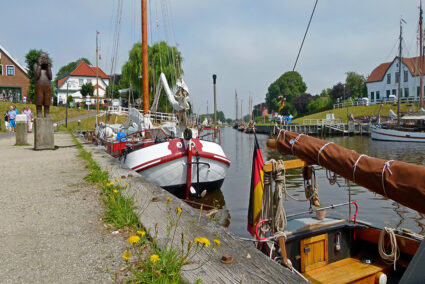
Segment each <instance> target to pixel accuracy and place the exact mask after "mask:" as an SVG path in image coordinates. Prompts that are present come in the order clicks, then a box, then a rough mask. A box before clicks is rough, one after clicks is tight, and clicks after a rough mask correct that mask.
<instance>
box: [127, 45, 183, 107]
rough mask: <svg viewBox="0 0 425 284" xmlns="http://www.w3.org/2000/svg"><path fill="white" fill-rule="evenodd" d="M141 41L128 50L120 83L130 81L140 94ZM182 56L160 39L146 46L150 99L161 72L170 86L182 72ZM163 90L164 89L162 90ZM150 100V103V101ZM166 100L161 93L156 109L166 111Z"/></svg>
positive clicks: (175, 48)
mask: <svg viewBox="0 0 425 284" xmlns="http://www.w3.org/2000/svg"><path fill="white" fill-rule="evenodd" d="M141 50H142V47H141V43H140V42H138V43H136V44H134V46H133V48H132V49H131V50H130V53H129V58H128V60H127V62H126V63H125V64H124V66H123V67H122V72H121V73H122V77H121V80H122V84H123V85H126V86H127V87H129V86H130V83H131V85H132V87H133V88H135V89H136V93H137V94H140V95H141V94H142V78H141V75H142V55H141ZM182 60H183V59H182V57H181V54H180V51H178V50H177V47H174V46H169V45H167V43H166V42H164V41H162V42H159V43H155V44H154V45H153V46H148V61H149V93H150V100H151V102H152V100H153V94H154V93H155V88H156V85H157V83H158V79H159V75H160V74H161V72H163V73H164V74H165V77H166V78H167V81H168V84H169V86H170V88H173V87H174V85H175V84H176V79H177V78H178V77H179V75H181V74H183V69H182V68H181V62H182ZM163 92H164V91H163ZM151 102H150V103H151ZM167 106H168V100H167V98H166V97H165V96H164V95H163V94H162V95H161V97H160V99H159V104H158V111H168V110H167Z"/></svg>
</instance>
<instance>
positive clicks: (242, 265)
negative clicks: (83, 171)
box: [80, 138, 303, 283]
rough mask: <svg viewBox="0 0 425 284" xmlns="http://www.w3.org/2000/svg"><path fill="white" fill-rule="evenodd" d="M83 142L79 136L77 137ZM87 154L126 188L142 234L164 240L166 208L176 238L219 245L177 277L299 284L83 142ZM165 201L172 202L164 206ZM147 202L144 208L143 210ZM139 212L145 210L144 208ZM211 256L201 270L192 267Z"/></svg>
mask: <svg viewBox="0 0 425 284" xmlns="http://www.w3.org/2000/svg"><path fill="white" fill-rule="evenodd" d="M80 139H81V142H83V141H84V140H83V138H80ZM83 147H84V148H85V150H86V151H88V152H90V153H91V154H92V157H93V159H94V160H95V161H96V162H97V163H98V165H99V166H100V167H101V168H102V169H103V170H107V171H108V172H109V175H110V178H111V179H115V178H117V179H122V182H121V183H122V185H124V184H129V186H128V187H127V189H126V190H125V191H124V192H123V193H124V194H125V195H126V196H127V197H132V198H133V200H134V201H135V205H136V206H137V207H138V208H139V209H138V210H136V214H137V216H138V218H139V221H140V223H141V224H142V225H143V227H144V228H145V229H146V230H147V231H151V232H154V231H155V227H156V228H157V230H158V244H159V246H160V247H161V245H163V244H164V242H165V237H166V224H167V222H168V218H169V216H168V211H167V206H170V207H172V208H181V209H182V215H181V221H180V222H181V223H179V224H181V226H179V227H178V228H177V232H176V235H177V236H180V235H181V233H182V232H184V236H185V240H186V242H187V240H192V242H193V240H194V238H195V237H206V238H208V239H209V240H214V239H215V238H218V239H219V240H220V242H221V245H220V246H219V247H216V248H215V249H216V253H215V254H213V255H211V254H210V253H208V252H207V250H202V251H201V252H200V253H198V254H197V255H196V256H195V258H194V262H195V263H193V264H190V265H188V266H185V267H184V269H183V271H182V277H183V279H184V280H185V281H188V282H189V283H194V282H195V281H197V280H198V279H200V280H201V281H202V283H300V282H303V279H302V278H300V277H299V276H298V275H296V274H294V273H292V272H291V271H290V270H288V269H286V268H284V267H283V266H281V265H280V264H278V263H277V262H274V261H272V260H270V259H269V258H268V257H267V256H266V255H264V254H263V253H261V252H260V251H258V250H257V249H256V248H255V247H254V245H253V243H252V242H251V241H246V240H242V239H240V238H239V237H238V236H236V235H235V234H233V233H231V232H229V231H228V230H227V229H225V228H224V227H222V226H221V225H219V224H218V223H217V222H215V221H214V220H212V219H210V218H209V217H207V216H204V215H202V214H201V213H200V211H199V210H196V209H193V208H192V207H190V206H189V205H187V204H186V203H185V202H183V201H182V200H180V199H178V198H177V197H175V196H174V195H171V194H170V193H169V192H167V191H165V190H164V189H162V188H160V187H158V186H156V185H155V184H153V183H151V182H149V181H147V180H146V179H144V178H143V177H142V176H140V175H138V174H137V173H136V172H134V171H132V170H130V169H128V168H126V167H125V166H124V165H122V164H120V163H118V162H117V161H116V160H115V159H113V158H112V157H111V156H109V155H108V154H107V153H106V152H104V151H103V150H101V149H98V148H97V147H96V146H94V145H91V144H84V145H83ZM167 197H168V198H171V202H169V203H168V201H167ZM146 204H149V205H148V207H147V208H146ZM140 208H146V209H144V210H142V209H140ZM174 244H175V245H176V246H178V247H180V246H181V244H180V238H175V240H174ZM224 254H230V255H231V256H232V257H233V260H234V261H233V262H232V263H231V264H224V263H222V262H221V261H220V259H221V257H222V256H223V255H224ZM208 258H210V259H211V260H210V261H208V262H207V263H206V264H205V265H203V266H202V267H197V266H198V265H197V263H201V262H202V261H205V260H206V259H208Z"/></svg>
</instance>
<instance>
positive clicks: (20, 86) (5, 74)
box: [0, 45, 30, 102]
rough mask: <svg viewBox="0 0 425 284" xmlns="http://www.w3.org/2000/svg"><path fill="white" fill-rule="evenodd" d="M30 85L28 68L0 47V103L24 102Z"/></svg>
mask: <svg viewBox="0 0 425 284" xmlns="http://www.w3.org/2000/svg"><path fill="white" fill-rule="evenodd" d="M29 85H30V80H29V78H28V72H27V68H26V67H24V66H23V65H21V64H19V62H18V60H16V58H14V57H13V56H12V55H11V54H10V53H9V52H8V51H7V50H6V49H5V48H4V47H3V46H1V45H0V101H10V102H20V101H22V99H23V97H27V96H28V88H29Z"/></svg>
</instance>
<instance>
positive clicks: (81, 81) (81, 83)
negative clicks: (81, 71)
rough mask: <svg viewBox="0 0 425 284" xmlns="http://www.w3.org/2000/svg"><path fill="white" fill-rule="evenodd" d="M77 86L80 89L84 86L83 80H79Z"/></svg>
mask: <svg viewBox="0 0 425 284" xmlns="http://www.w3.org/2000/svg"><path fill="white" fill-rule="evenodd" d="M78 84H79V85H80V87H81V86H82V85H84V80H83V79H79V80H78Z"/></svg>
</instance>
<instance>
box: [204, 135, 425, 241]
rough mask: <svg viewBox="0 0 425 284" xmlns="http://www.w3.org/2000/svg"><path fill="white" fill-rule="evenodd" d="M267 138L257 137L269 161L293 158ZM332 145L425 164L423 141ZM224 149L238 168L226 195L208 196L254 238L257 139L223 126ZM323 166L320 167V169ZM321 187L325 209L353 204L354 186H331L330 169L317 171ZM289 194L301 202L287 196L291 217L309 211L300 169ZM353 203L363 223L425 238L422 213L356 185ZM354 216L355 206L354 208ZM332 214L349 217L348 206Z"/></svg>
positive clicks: (342, 140) (236, 229)
mask: <svg viewBox="0 0 425 284" xmlns="http://www.w3.org/2000/svg"><path fill="white" fill-rule="evenodd" d="M268 138H269V137H268V136H267V135H262V134H257V139H258V142H259V144H260V147H261V149H262V152H263V157H264V160H265V161H267V160H269V159H272V158H273V159H276V160H277V159H291V158H294V157H288V156H286V157H283V156H282V155H280V154H279V153H278V152H276V151H274V150H271V149H267V147H266V143H267V140H268ZM326 140H327V141H332V142H334V143H336V144H339V145H341V146H343V147H346V148H348V149H352V150H355V151H356V152H358V153H361V154H366V155H369V156H372V157H377V158H382V159H388V160H390V159H391V160H399V161H404V162H408V163H412V164H417V165H425V147H424V144H422V143H407V142H405V143H401V142H384V141H373V140H371V138H370V137H369V136H351V137H348V136H345V137H342V136H337V137H327V138H326ZM222 147H223V150H224V152H225V153H226V155H227V156H228V158H229V159H230V160H231V161H232V164H231V166H230V168H229V170H228V172H227V176H226V179H225V181H224V184H223V186H222V188H221V190H220V191H216V192H211V193H209V194H208V195H207V198H208V200H209V203H212V204H215V205H217V206H221V207H224V208H226V209H227V210H228V212H229V215H230V225H229V230H230V231H232V232H233V233H235V234H236V235H239V236H242V237H248V236H249V233H248V232H247V230H246V226H247V213H248V204H249V192H250V183H251V165H252V153H253V148H254V135H253V134H245V133H242V132H238V131H237V130H235V129H233V128H230V127H226V128H222ZM317 168H318V167H317ZM316 176H317V182H318V185H319V197H320V202H321V204H322V206H328V205H331V204H338V203H343V202H347V201H348V188H347V186H346V184H345V180H344V179H342V178H341V177H339V178H338V181H337V183H336V184H334V185H330V184H329V181H328V179H327V177H326V170H325V169H320V168H318V169H317V170H316ZM286 186H287V189H288V192H289V193H290V194H291V195H292V196H294V197H296V198H297V199H299V201H294V200H292V199H290V198H289V197H288V198H287V199H285V198H284V201H283V203H284V208H285V211H286V214H288V215H290V214H294V213H299V212H303V211H308V210H309V202H308V201H306V198H305V194H304V181H303V178H302V175H301V170H300V169H294V170H288V171H287V173H286ZM351 199H352V200H354V201H356V202H357V203H358V204H359V213H358V217H357V218H358V219H360V220H362V221H366V222H369V223H371V224H373V225H375V226H378V227H385V226H386V227H393V228H406V229H410V230H412V231H413V232H415V233H419V234H425V220H424V216H423V214H421V213H418V212H416V211H414V210H411V209H409V208H407V207H405V206H403V205H400V204H398V203H397V202H395V201H392V200H389V199H385V198H384V197H382V196H380V195H378V194H375V193H373V192H371V191H369V190H368V189H366V188H363V187H361V186H358V185H355V184H352V185H351ZM352 211H353V212H354V207H353V210H352ZM327 214H328V215H329V216H334V217H341V218H348V206H343V207H339V208H336V209H334V210H328V211H327Z"/></svg>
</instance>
